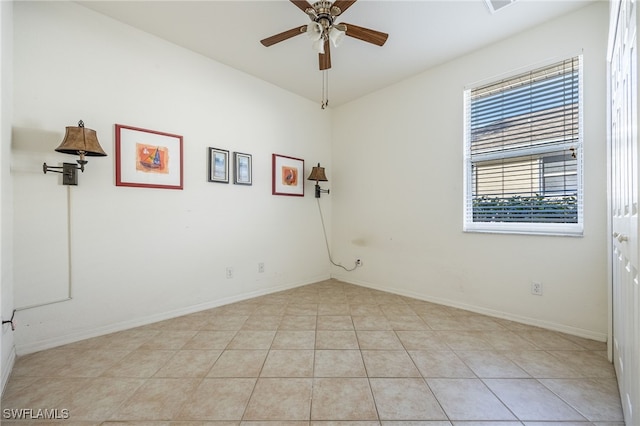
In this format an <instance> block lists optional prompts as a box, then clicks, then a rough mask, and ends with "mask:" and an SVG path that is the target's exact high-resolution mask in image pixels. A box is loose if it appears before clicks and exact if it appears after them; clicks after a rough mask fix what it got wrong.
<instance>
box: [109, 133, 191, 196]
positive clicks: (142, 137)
mask: <svg viewBox="0 0 640 426" xmlns="http://www.w3.org/2000/svg"><path fill="white" fill-rule="evenodd" d="M115 153H116V186H133V187H140V188H162V189H180V190H181V189H183V176H184V171H183V163H182V162H183V138H182V136H180V135H175V134H171V133H165V132H159V131H156V130H149V129H143V128H140V127H133V126H126V125H123V124H116V149H115Z"/></svg>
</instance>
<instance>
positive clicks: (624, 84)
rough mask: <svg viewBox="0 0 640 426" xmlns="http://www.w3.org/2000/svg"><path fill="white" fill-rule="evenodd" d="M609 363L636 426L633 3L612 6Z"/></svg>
mask: <svg viewBox="0 0 640 426" xmlns="http://www.w3.org/2000/svg"><path fill="white" fill-rule="evenodd" d="M611 6H612V8H613V9H612V15H611V16H612V20H611V31H612V36H613V37H610V40H611V42H612V45H611V46H610V49H609V52H610V53H609V54H610V57H609V65H610V112H611V128H610V132H611V133H610V141H611V146H610V149H611V152H610V159H611V224H612V230H613V242H612V248H613V253H612V255H613V262H612V266H613V271H612V272H613V294H612V303H613V358H614V364H615V368H616V373H617V376H618V385H619V387H620V396H621V399H622V406H623V411H624V416H625V421H626V423H627V424H628V425H640V350H639V349H640V348H639V343H638V342H639V340H640V338H639V333H640V325H639V322H640V318H639V316H638V312H639V311H640V300H639V299H638V297H639V295H638V269H639V267H638V263H639V258H638V237H639V235H638V135H637V122H638V109H637V98H638V87H637V53H636V46H637V45H636V38H637V37H636V20H637V17H636V1H634V0H615V1H613V2H612V3H611Z"/></svg>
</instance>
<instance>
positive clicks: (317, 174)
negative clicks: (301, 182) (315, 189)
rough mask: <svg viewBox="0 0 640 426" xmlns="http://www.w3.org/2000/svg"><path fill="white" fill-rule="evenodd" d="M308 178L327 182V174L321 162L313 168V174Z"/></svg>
mask: <svg viewBox="0 0 640 426" xmlns="http://www.w3.org/2000/svg"><path fill="white" fill-rule="evenodd" d="M307 179H308V180H315V181H316V182H319V181H320V182H327V181H328V180H329V179H327V175H325V174H324V167H320V163H318V165H317V166H314V167H313V169H311V174H310V175H309V177H308V178H307Z"/></svg>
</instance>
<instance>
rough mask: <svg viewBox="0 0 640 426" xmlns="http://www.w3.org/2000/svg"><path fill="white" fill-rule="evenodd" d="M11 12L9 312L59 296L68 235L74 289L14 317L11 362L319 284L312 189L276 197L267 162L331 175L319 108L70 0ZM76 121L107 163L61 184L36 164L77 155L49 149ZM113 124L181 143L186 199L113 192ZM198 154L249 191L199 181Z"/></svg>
mask: <svg viewBox="0 0 640 426" xmlns="http://www.w3.org/2000/svg"><path fill="white" fill-rule="evenodd" d="M14 15H15V16H14V27H15V35H14V41H15V48H14V68H13V71H14V76H15V77H14V80H15V84H14V111H13V116H14V117H13V151H12V155H13V165H12V174H13V179H14V188H15V201H14V210H15V212H16V213H15V216H16V217H15V245H14V248H15V251H14V257H15V261H14V271H15V276H16V283H15V288H16V304H20V303H22V304H23V305H28V304H29V302H31V301H35V302H38V303H37V304H40V303H41V302H44V303H46V302H47V301H54V300H58V299H64V298H66V295H67V293H66V291H67V285H68V280H69V276H68V272H67V270H68V268H67V262H68V260H69V257H68V256H67V252H68V251H69V245H68V243H67V235H68V234H70V240H69V241H70V253H71V254H70V260H71V276H70V278H71V282H72V299H71V300H68V301H63V302H60V303H53V304H46V305H45V306H40V307H35V308H32V309H25V310H21V311H19V312H18V315H17V316H18V319H19V321H20V327H19V328H18V330H17V331H16V347H17V351H18V353H19V354H21V353H28V352H32V351H34V350H38V349H43V348H47V347H52V346H56V345H59V344H61V343H65V342H70V341H74V340H78V339H81V338H84V337H88V336H91V335H96V334H100V333H105V332H109V331H113V330H118V329H123V328H126V327H130V326H134V325H138V324H143V323H146V322H151V321H153V320H159V319H163V318H167V317H171V316H176V315H179V314H182V313H186V312H191V311H195V310H199V309H203V308H205V307H208V306H216V305H219V304H222V303H226V302H229V301H232V300H238V299H242V298H246V297H250V296H252V295H257V294H262V293H267V292H272V291H275V290H277V289H280V288H288V287H292V286H297V285H302V284H306V283H311V282H315V281H318V280H322V279H326V278H328V277H329V275H330V268H329V263H328V260H327V256H326V250H325V245H324V240H323V236H322V228H321V226H320V221H319V216H318V212H317V206H316V203H315V199H314V197H313V185H312V183H309V182H306V181H305V193H306V196H305V197H304V198H300V197H284V196H273V195H271V154H272V153H279V154H284V155H289V156H293V157H298V158H302V159H305V160H306V168H307V173H308V171H309V170H310V167H311V166H312V165H313V164H315V163H317V162H321V163H323V165H326V166H327V167H329V168H330V167H331V164H330V143H329V142H328V141H329V139H330V118H331V116H330V111H322V110H321V109H320V108H319V107H318V105H317V104H316V103H313V102H310V101H308V100H305V99H303V98H300V97H298V96H295V95H292V94H290V93H288V92H285V91H283V90H282V89H279V88H277V87H275V86H272V85H270V84H267V83H264V82H262V81H260V80H257V79H255V78H253V77H250V76H248V75H245V74H242V73H240V72H238V71H235V70H233V69H231V68H228V67H226V66H223V65H221V64H219V63H216V62H214V61H211V60H208V59H206V58H204V57H202V56H200V55H197V54H194V53H191V52H188V51H186V50H184V49H182V48H179V47H177V46H175V45H172V44H169V43H166V42H164V41H162V40H159V39H157V38H155V37H153V36H150V35H148V34H145V33H142V32H140V31H137V30H134V29H132V28H131V27H128V26H125V25H123V24H120V23H118V22H116V21H113V20H111V19H109V18H107V17H104V16H102V15H99V14H97V13H94V12H92V11H90V10H88V9H86V8H84V7H82V6H79V5H77V4H74V3H69V2H17V3H16V4H15V5H14ZM80 119H82V120H84V122H85V124H86V126H87V127H89V128H92V129H95V130H96V131H97V134H98V138H99V139H100V141H101V144H102V146H103V148H104V149H105V151H106V152H107V153H108V154H109V156H108V157H106V158H96V157H90V158H89V164H88V165H87V168H86V171H85V172H84V173H83V174H81V175H80V176H79V185H78V186H77V187H64V186H62V185H61V183H60V178H59V175H56V174H51V173H49V174H47V175H43V173H42V163H43V162H44V161H46V162H47V163H48V164H50V165H57V164H59V163H61V162H63V161H67V162H69V161H71V162H73V161H75V160H76V158H75V157H71V156H66V155H64V154H58V153H55V152H54V151H53V150H54V148H55V147H56V146H57V145H58V144H59V143H60V141H61V140H62V137H63V133H64V127H65V126H74V125H76V123H77V121H78V120H80ZM116 123H119V124H125V125H131V126H137V127H142V128H146V129H153V130H157V131H163V132H168V133H174V134H179V135H183V136H184V173H185V175H184V190H183V191H179V190H162V189H143V188H127V187H116V186H115V176H114V169H115V157H114V155H115V153H114V144H115V134H114V125H115V124H116ZM309 128H313V129H314V131H313V132H312V133H311V132H309V131H308V129H309ZM207 147H217V148H222V149H228V150H230V151H231V152H233V151H239V152H244V153H249V154H252V156H253V185H252V186H241V185H233V184H232V183H230V184H219V183H209V182H207ZM67 203H69V207H68V205H67ZM323 203H326V204H327V205H326V208H327V209H330V207H331V206H330V200H329V199H326V200H323ZM68 215H70V216H68ZM69 217H70V222H69V223H70V227H68V226H67V219H68V218H69ZM3 241H4V238H3ZM259 262H263V263H264V265H265V272H264V273H258V263H259ZM228 266H230V267H233V268H234V278H233V279H227V278H226V277H225V268H226V267H228ZM52 289H53V290H52ZM50 290H52V291H51V292H50V293H48V292H49V291H50ZM45 295H46V296H45ZM18 299H19V300H18ZM27 299H29V300H27ZM38 299H43V300H38Z"/></svg>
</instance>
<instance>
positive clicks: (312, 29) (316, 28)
mask: <svg viewBox="0 0 640 426" xmlns="http://www.w3.org/2000/svg"><path fill="white" fill-rule="evenodd" d="M322 31H323V28H322V25H320V24H319V23H317V22H310V23H309V24H308V25H307V35H308V36H309V38H310V39H311V40H313V41H314V42H316V41H318V40H320V39H321V38H322Z"/></svg>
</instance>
